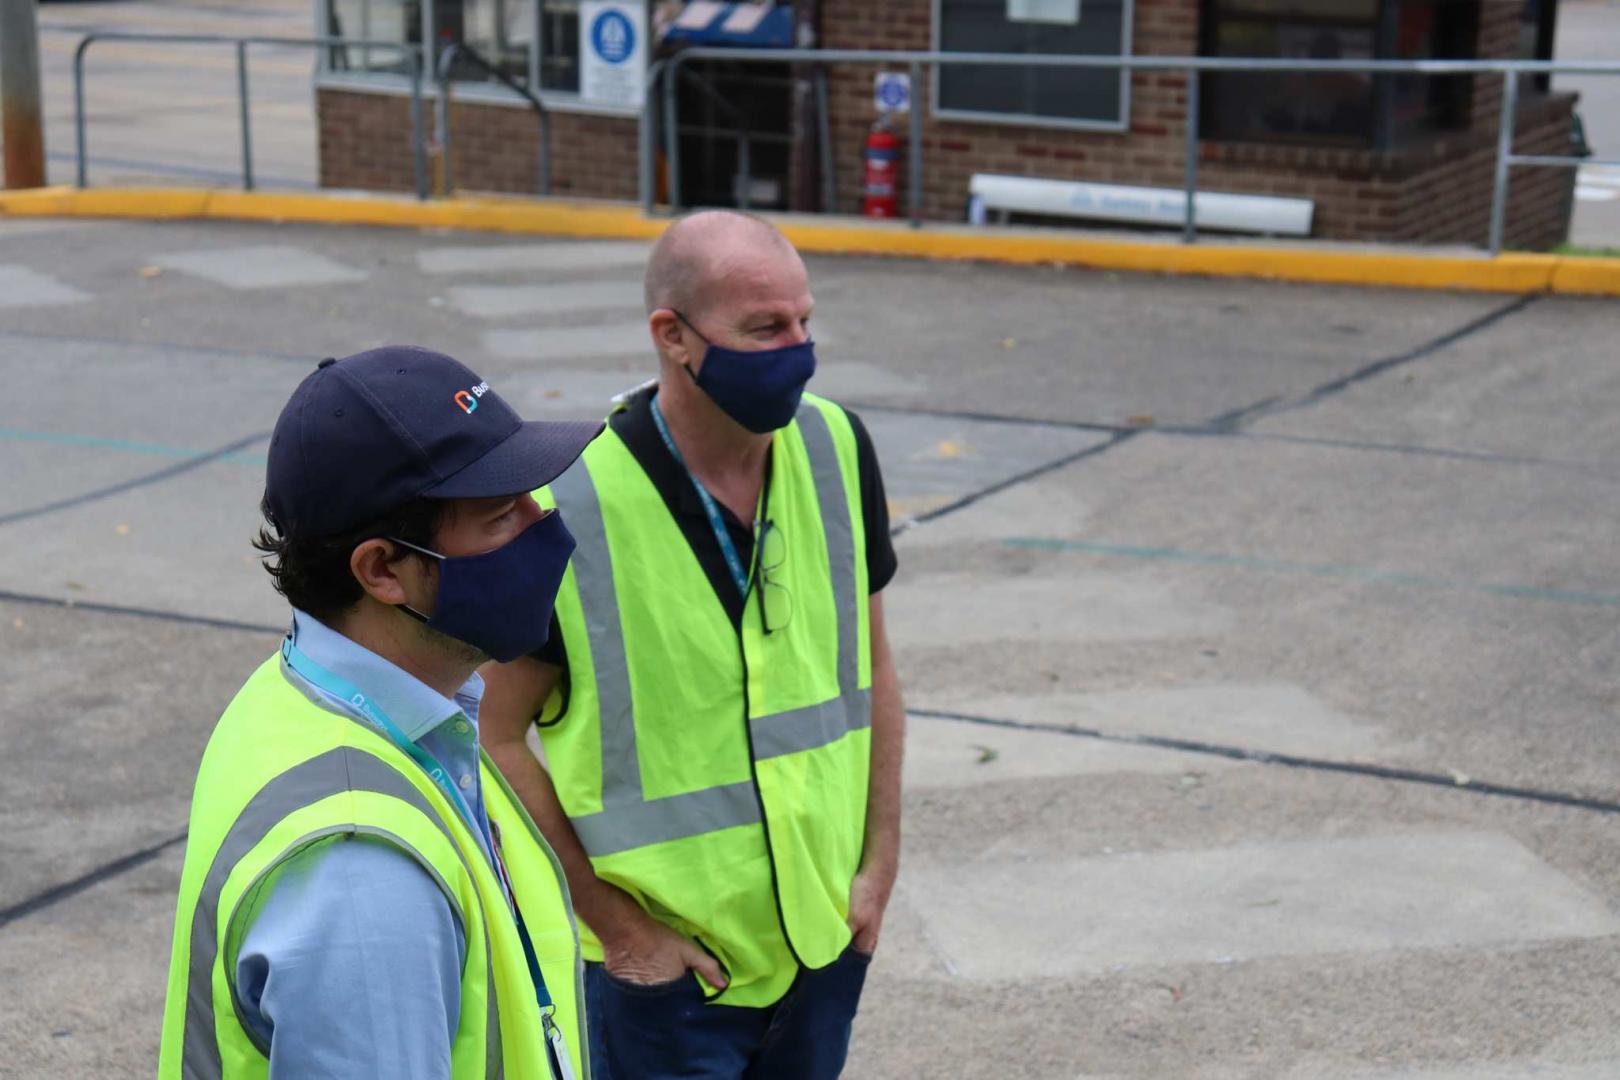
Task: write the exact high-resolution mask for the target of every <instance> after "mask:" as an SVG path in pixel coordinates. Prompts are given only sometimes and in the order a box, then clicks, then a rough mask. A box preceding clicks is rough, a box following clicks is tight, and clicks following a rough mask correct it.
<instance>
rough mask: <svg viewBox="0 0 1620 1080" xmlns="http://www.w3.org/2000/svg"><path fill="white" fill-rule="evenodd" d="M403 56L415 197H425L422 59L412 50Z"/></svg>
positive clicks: (426, 179) (426, 171)
mask: <svg viewBox="0 0 1620 1080" xmlns="http://www.w3.org/2000/svg"><path fill="white" fill-rule="evenodd" d="M405 58H406V59H407V60H408V61H410V65H411V165H412V167H413V169H414V171H415V173H416V197H417V198H418V199H426V198H427V197H428V194H429V190H430V189H429V187H428V167H427V134H426V132H425V130H424V128H425V126H426V125H424V124H423V122H422V61H421V60H420V59H418V58H417V55H416V53H414V52H406V53H405Z"/></svg>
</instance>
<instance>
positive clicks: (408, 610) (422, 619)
mask: <svg viewBox="0 0 1620 1080" xmlns="http://www.w3.org/2000/svg"><path fill="white" fill-rule="evenodd" d="M387 539H389V540H391V541H393V542H394V543H396V544H398V545H399V546H400V547H407V548H410V549H411V550H412V551H414V552H416V553H417V554H418V555H426V556H428V557H429V558H434V559H438V560H439V561H440V562H441V563H442V562H444V556H443V555H440V554H439V553H438V552H437V551H429V550H428V549H427V548H425V547H417V546H416V545H415V544H413V543H411V542H410V541H409V540H401V539H400V538H399V537H397V536H390V537H387ZM394 606H395V607H396V608H398V609H399V610H401V611H403V612H404V613H405V614H407V615H409V616H410V617H411V618H413V619H415V620H416V621H417V622H419V623H421V624H422V625H423V626H426V625H427V621H428V619H429V618H430V616H427V615H424V614H422V613H421V612H420V611H417V610H416V609H415V608H413V607H411V605H409V604H395V605H394Z"/></svg>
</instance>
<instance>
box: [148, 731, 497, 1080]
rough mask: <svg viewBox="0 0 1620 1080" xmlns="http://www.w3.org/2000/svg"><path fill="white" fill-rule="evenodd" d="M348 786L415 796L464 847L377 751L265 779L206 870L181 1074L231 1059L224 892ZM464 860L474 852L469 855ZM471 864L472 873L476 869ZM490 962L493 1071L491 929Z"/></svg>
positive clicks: (200, 1077)
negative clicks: (220, 1033)
mask: <svg viewBox="0 0 1620 1080" xmlns="http://www.w3.org/2000/svg"><path fill="white" fill-rule="evenodd" d="M343 791H373V792H377V793H378V794H382V795H390V796H393V797H394V798H397V799H400V800H402V801H404V802H407V803H410V804H411V805H412V806H414V807H415V808H416V809H418V810H420V811H421V812H422V813H423V814H425V815H426V816H427V818H428V820H429V821H432V822H433V823H434V824H435V825H437V826H438V827H439V830H440V831H441V832H443V833H444V835H445V837H446V838H447V839H449V841H450V844H451V847H452V848H453V849H454V850H456V852H457V854H458V855H459V854H460V849H459V848H457V847H456V843H455V837H454V835H453V834H452V833H451V832H450V830H449V828H448V826H446V825H445V824H444V822H443V821H442V820H441V819H440V818H439V815H438V813H437V811H435V810H434V809H433V807H432V806H431V805H430V804H429V803H428V801H427V799H425V798H424V797H423V796H422V793H421V792H420V791H418V790H417V789H416V787H415V786H414V785H412V784H411V782H410V781H409V780H407V779H405V777H403V776H401V775H400V774H399V772H398V770H396V769H394V768H393V767H392V766H390V765H388V764H387V763H386V762H384V761H383V760H381V759H380V758H378V757H376V756H375V755H373V754H368V753H366V752H365V751H363V750H356V749H354V748H352V747H346V746H340V747H336V748H335V749H332V750H328V751H327V752H326V753H324V754H320V755H319V756H317V757H313V758H310V759H309V760H308V761H305V762H301V763H299V764H298V765H295V766H293V767H292V768H290V769H288V770H287V771H286V772H284V773H282V774H281V775H280V776H277V777H275V778H274V779H272V780H271V781H270V782H269V783H267V784H265V786H264V787H263V788H261V789H260V790H259V792H258V793H257V794H256V795H254V796H253V798H252V799H250V800H249V801H248V804H247V806H245V807H243V809H242V812H241V814H239V815H238V816H237V818H236V821H235V822H234V823H233V824H232V825H231V828H230V831H229V832H228V833H226V834H225V839H224V841H223V842H222V843H221V844H220V846H219V850H218V851H216V852H215V854H214V861H213V863H211V864H210V865H209V867H208V874H207V876H206V877H204V878H203V886H202V892H201V893H200V894H199V895H198V897H197V906H196V907H195V908H194V909H193V911H192V916H191V950H190V952H191V964H190V973H189V980H188V984H187V987H186V1022H185V1036H184V1040H183V1047H184V1052H183V1054H182V1057H181V1064H180V1075H181V1076H182V1077H185V1078H186V1080H220V1076H221V1072H222V1070H223V1066H222V1064H221V1061H220V1051H219V1041H218V1038H217V1036H216V1033H215V1031H214V989H213V973H214V961H215V959H216V957H217V955H218V935H219V894H220V892H221V891H222V890H223V889H224V888H225V882H226V880H227V879H228V878H229V877H230V874H231V871H232V870H233V869H235V867H236V864H237V863H239V862H241V861H242V859H243V858H245V857H246V856H247V854H248V852H250V851H252V850H253V849H254V848H255V847H257V846H258V845H259V843H260V842H261V841H262V840H263V839H264V838H265V837H266V836H268V835H269V833H270V830H271V829H273V828H275V827H276V825H277V824H279V823H280V822H281V821H282V820H284V819H285V818H286V817H287V815H289V814H291V813H294V812H295V811H297V810H300V809H302V808H303V807H306V806H309V805H312V804H313V803H317V802H319V801H320V800H322V799H324V798H326V797H328V796H330V795H335V794H337V793H339V792H343ZM462 862H463V865H465V863H466V860H465V859H464V858H463V860H462ZM471 873H472V872H471V870H470V869H469V870H468V875H469V876H471ZM484 952H485V956H484V970H485V972H486V975H487V978H488V989H487V994H486V997H487V999H488V1006H489V1021H488V1028H487V1030H488V1032H489V1042H490V1044H491V1045H492V1046H493V1047H494V1050H493V1052H488V1053H486V1067H485V1075H486V1076H487V1077H491V1078H499V1077H500V1076H501V1075H502V1069H501V1057H500V1019H499V1013H498V1009H497V1002H496V1000H495V972H494V967H493V965H492V964H491V963H490V956H489V934H488V932H487V930H486V932H485V934H484Z"/></svg>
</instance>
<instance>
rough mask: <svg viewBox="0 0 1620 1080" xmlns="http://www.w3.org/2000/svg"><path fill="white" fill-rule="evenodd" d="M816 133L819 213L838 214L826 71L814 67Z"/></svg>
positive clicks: (836, 165) (835, 170) (836, 172)
mask: <svg viewBox="0 0 1620 1080" xmlns="http://www.w3.org/2000/svg"><path fill="white" fill-rule="evenodd" d="M816 133H817V135H818V136H819V139H818V141H819V142H820V143H821V212H822V213H823V214H836V213H838V158H837V157H836V156H835V154H836V151H834V149H833V141H832V117H831V116H830V115H829V114H828V112H827V69H826V68H824V67H822V66H821V65H820V64H817V65H816Z"/></svg>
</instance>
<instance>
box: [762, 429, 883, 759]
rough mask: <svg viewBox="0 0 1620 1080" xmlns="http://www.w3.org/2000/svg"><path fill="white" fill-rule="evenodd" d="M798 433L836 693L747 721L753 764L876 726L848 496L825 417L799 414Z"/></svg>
mask: <svg viewBox="0 0 1620 1080" xmlns="http://www.w3.org/2000/svg"><path fill="white" fill-rule="evenodd" d="M798 420H799V434H800V435H801V436H802V437H803V438H804V449H805V453H806V454H807V455H808V456H809V458H810V475H811V476H812V477H814V479H815V485H816V501H817V504H818V505H819V506H820V508H821V529H822V532H823V533H825V534H826V537H827V569H828V571H829V573H830V575H831V577H832V590H833V602H834V603H835V604H836V605H837V612H838V691H839V695H838V697H836V698H833V699H832V700H830V701H823V702H819V703H817V704H815V705H807V706H804V707H802V708H798V709H790V710H788V711H787V712H779V713H772V714H771V715H769V716H756V717H754V718H753V719H752V720H750V721H749V723H748V727H749V731H750V732H751V733H752V735H753V742H754V757H755V760H760V761H763V760H765V759H767V758H773V757H780V756H782V755H783V754H796V753H799V752H800V751H803V750H814V749H816V748H817V747H821V746H827V745H829V744H831V743H835V742H837V741H838V740H839V739H841V738H843V737H844V736H845V735H847V734H848V733H849V732H851V731H859V730H861V729H862V728H868V727H871V726H872V695H871V692H870V691H867V690H861V689H858V687H859V685H860V671H861V667H860V653H859V652H858V651H857V649H858V647H859V645H860V633H861V624H860V609H859V608H858V607H857V605H858V604H859V603H860V602H861V598H860V597H859V596H857V595H856V594H855V559H856V557H857V553H856V551H855V531H854V528H853V527H852V526H851V524H850V520H849V496H848V493H847V492H846V491H845V488H844V470H843V467H842V466H841V465H840V464H839V461H838V448H837V446H835V445H834V444H833V437H832V431H831V430H830V429H829V428H828V427H827V417H826V414H825V413H823V412H822V411H821V410H820V409H819V408H817V407H816V406H815V405H811V404H806V405H804V406H801V407H800V409H799V416H798Z"/></svg>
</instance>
